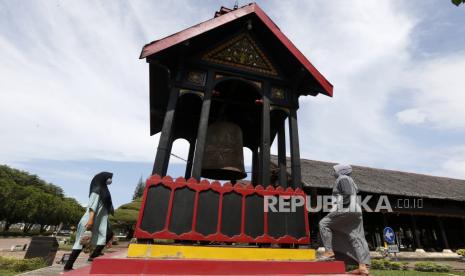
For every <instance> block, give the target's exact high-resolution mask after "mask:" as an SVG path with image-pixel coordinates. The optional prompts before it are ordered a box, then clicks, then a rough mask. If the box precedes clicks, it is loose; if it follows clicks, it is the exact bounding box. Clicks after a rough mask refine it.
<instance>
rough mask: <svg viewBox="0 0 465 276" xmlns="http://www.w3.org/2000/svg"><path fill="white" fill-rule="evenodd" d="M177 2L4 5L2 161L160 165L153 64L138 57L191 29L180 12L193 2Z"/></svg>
mask: <svg viewBox="0 0 465 276" xmlns="http://www.w3.org/2000/svg"><path fill="white" fill-rule="evenodd" d="M133 4H134V6H132V5H133ZM171 4H172V3H170V2H164V3H157V5H152V6H150V7H149V6H147V2H138V3H137V4H135V3H133V2H127V3H126V2H123V3H120V2H116V1H112V2H91V1H88V2H84V1H82V2H81V1H79V2H73V1H71V2H69V1H65V2H63V1H43V2H40V3H39V2H35V3H29V4H28V7H27V9H22V7H21V6H22V4H21V3H17V2H10V3H4V4H3V5H5V7H2V9H3V11H8V12H5V13H4V15H5V16H4V17H3V19H2V24H0V25H1V26H0V47H1V49H2V51H1V52H0V76H1V78H2V80H1V82H0V112H1V114H2V115H1V116H0V126H1V132H2V133H1V135H0V152H2V156H1V161H2V162H14V161H18V160H28V159H68V160H72V159H92V158H98V159H108V160H126V161H130V160H133V161H134V160H146V161H148V160H150V161H151V160H153V155H154V152H155V148H156V142H157V140H158V139H157V137H156V138H155V139H154V138H153V137H150V136H149V118H148V110H149V108H148V66H147V64H146V63H145V60H139V59H138V56H139V53H140V50H141V49H142V46H143V45H144V44H145V43H148V42H149V41H151V40H153V39H155V38H159V37H160V36H164V35H167V34H170V33H173V32H176V31H179V29H180V28H182V27H186V26H188V25H190V24H193V23H194V22H188V20H191V19H188V18H190V17H187V16H181V17H180V16H178V12H179V11H180V10H182V11H183V12H184V13H185V15H188V14H192V13H193V10H192V9H193V6H192V3H191V4H189V3H187V2H179V3H178V4H179V6H178V7H177V9H172V7H171ZM181 7H182V8H181ZM193 20H198V19H197V18H196V19H193ZM142 22H143V23H142ZM181 150H185V149H181Z"/></svg>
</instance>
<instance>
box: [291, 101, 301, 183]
mask: <svg viewBox="0 0 465 276" xmlns="http://www.w3.org/2000/svg"><path fill="white" fill-rule="evenodd" d="M289 136H290V137H289V139H290V145H291V172H292V178H291V179H292V186H293V187H294V188H302V177H301V171H300V150H299V132H298V130H297V110H296V109H291V111H290V114H289Z"/></svg>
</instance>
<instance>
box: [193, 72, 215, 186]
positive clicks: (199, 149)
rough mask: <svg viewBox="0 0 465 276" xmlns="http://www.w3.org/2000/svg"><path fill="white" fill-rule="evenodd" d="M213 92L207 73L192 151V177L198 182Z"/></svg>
mask: <svg viewBox="0 0 465 276" xmlns="http://www.w3.org/2000/svg"><path fill="white" fill-rule="evenodd" d="M212 91H213V72H212V71H209V72H208V80H207V89H206V90H205V95H204V96H203V103H202V111H201V112H200V120H199V128H198V130H197V142H196V144H195V151H194V164H193V167H192V177H193V178H195V179H197V180H198V181H200V177H201V173H202V160H203V153H204V151H205V140H206V139H207V129H208V118H209V116H210V105H211V95H212Z"/></svg>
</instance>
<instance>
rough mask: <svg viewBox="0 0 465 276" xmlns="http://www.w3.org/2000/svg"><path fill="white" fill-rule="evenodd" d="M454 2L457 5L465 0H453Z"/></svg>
mask: <svg viewBox="0 0 465 276" xmlns="http://www.w3.org/2000/svg"><path fill="white" fill-rule="evenodd" d="M451 1H452V4H454V5H456V6H460V5H461V4H463V3H465V0H451Z"/></svg>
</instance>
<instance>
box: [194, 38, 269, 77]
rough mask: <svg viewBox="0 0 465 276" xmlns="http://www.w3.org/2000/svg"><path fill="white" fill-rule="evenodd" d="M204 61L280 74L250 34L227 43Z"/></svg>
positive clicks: (206, 55) (205, 57)
mask: <svg viewBox="0 0 465 276" xmlns="http://www.w3.org/2000/svg"><path fill="white" fill-rule="evenodd" d="M203 59H204V60H207V61H209V62H213V63H219V64H223V65H229V66H233V67H238V68H241V69H245V70H250V71H255V72H260V73H264V74H268V75H273V76H276V75H277V74H278V73H277V71H276V69H275V68H274V67H273V65H272V64H271V62H270V61H269V59H268V58H267V57H266V56H265V54H264V53H263V51H262V50H261V49H260V47H258V45H257V44H256V43H255V41H254V40H253V39H252V37H251V36H250V35H249V34H248V33H243V34H240V35H238V36H237V37H235V38H233V39H231V40H229V41H226V42H225V43H223V44H222V45H220V46H219V47H217V48H215V49H213V50H212V51H210V52H208V53H206V54H205V55H204V56H203Z"/></svg>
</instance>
